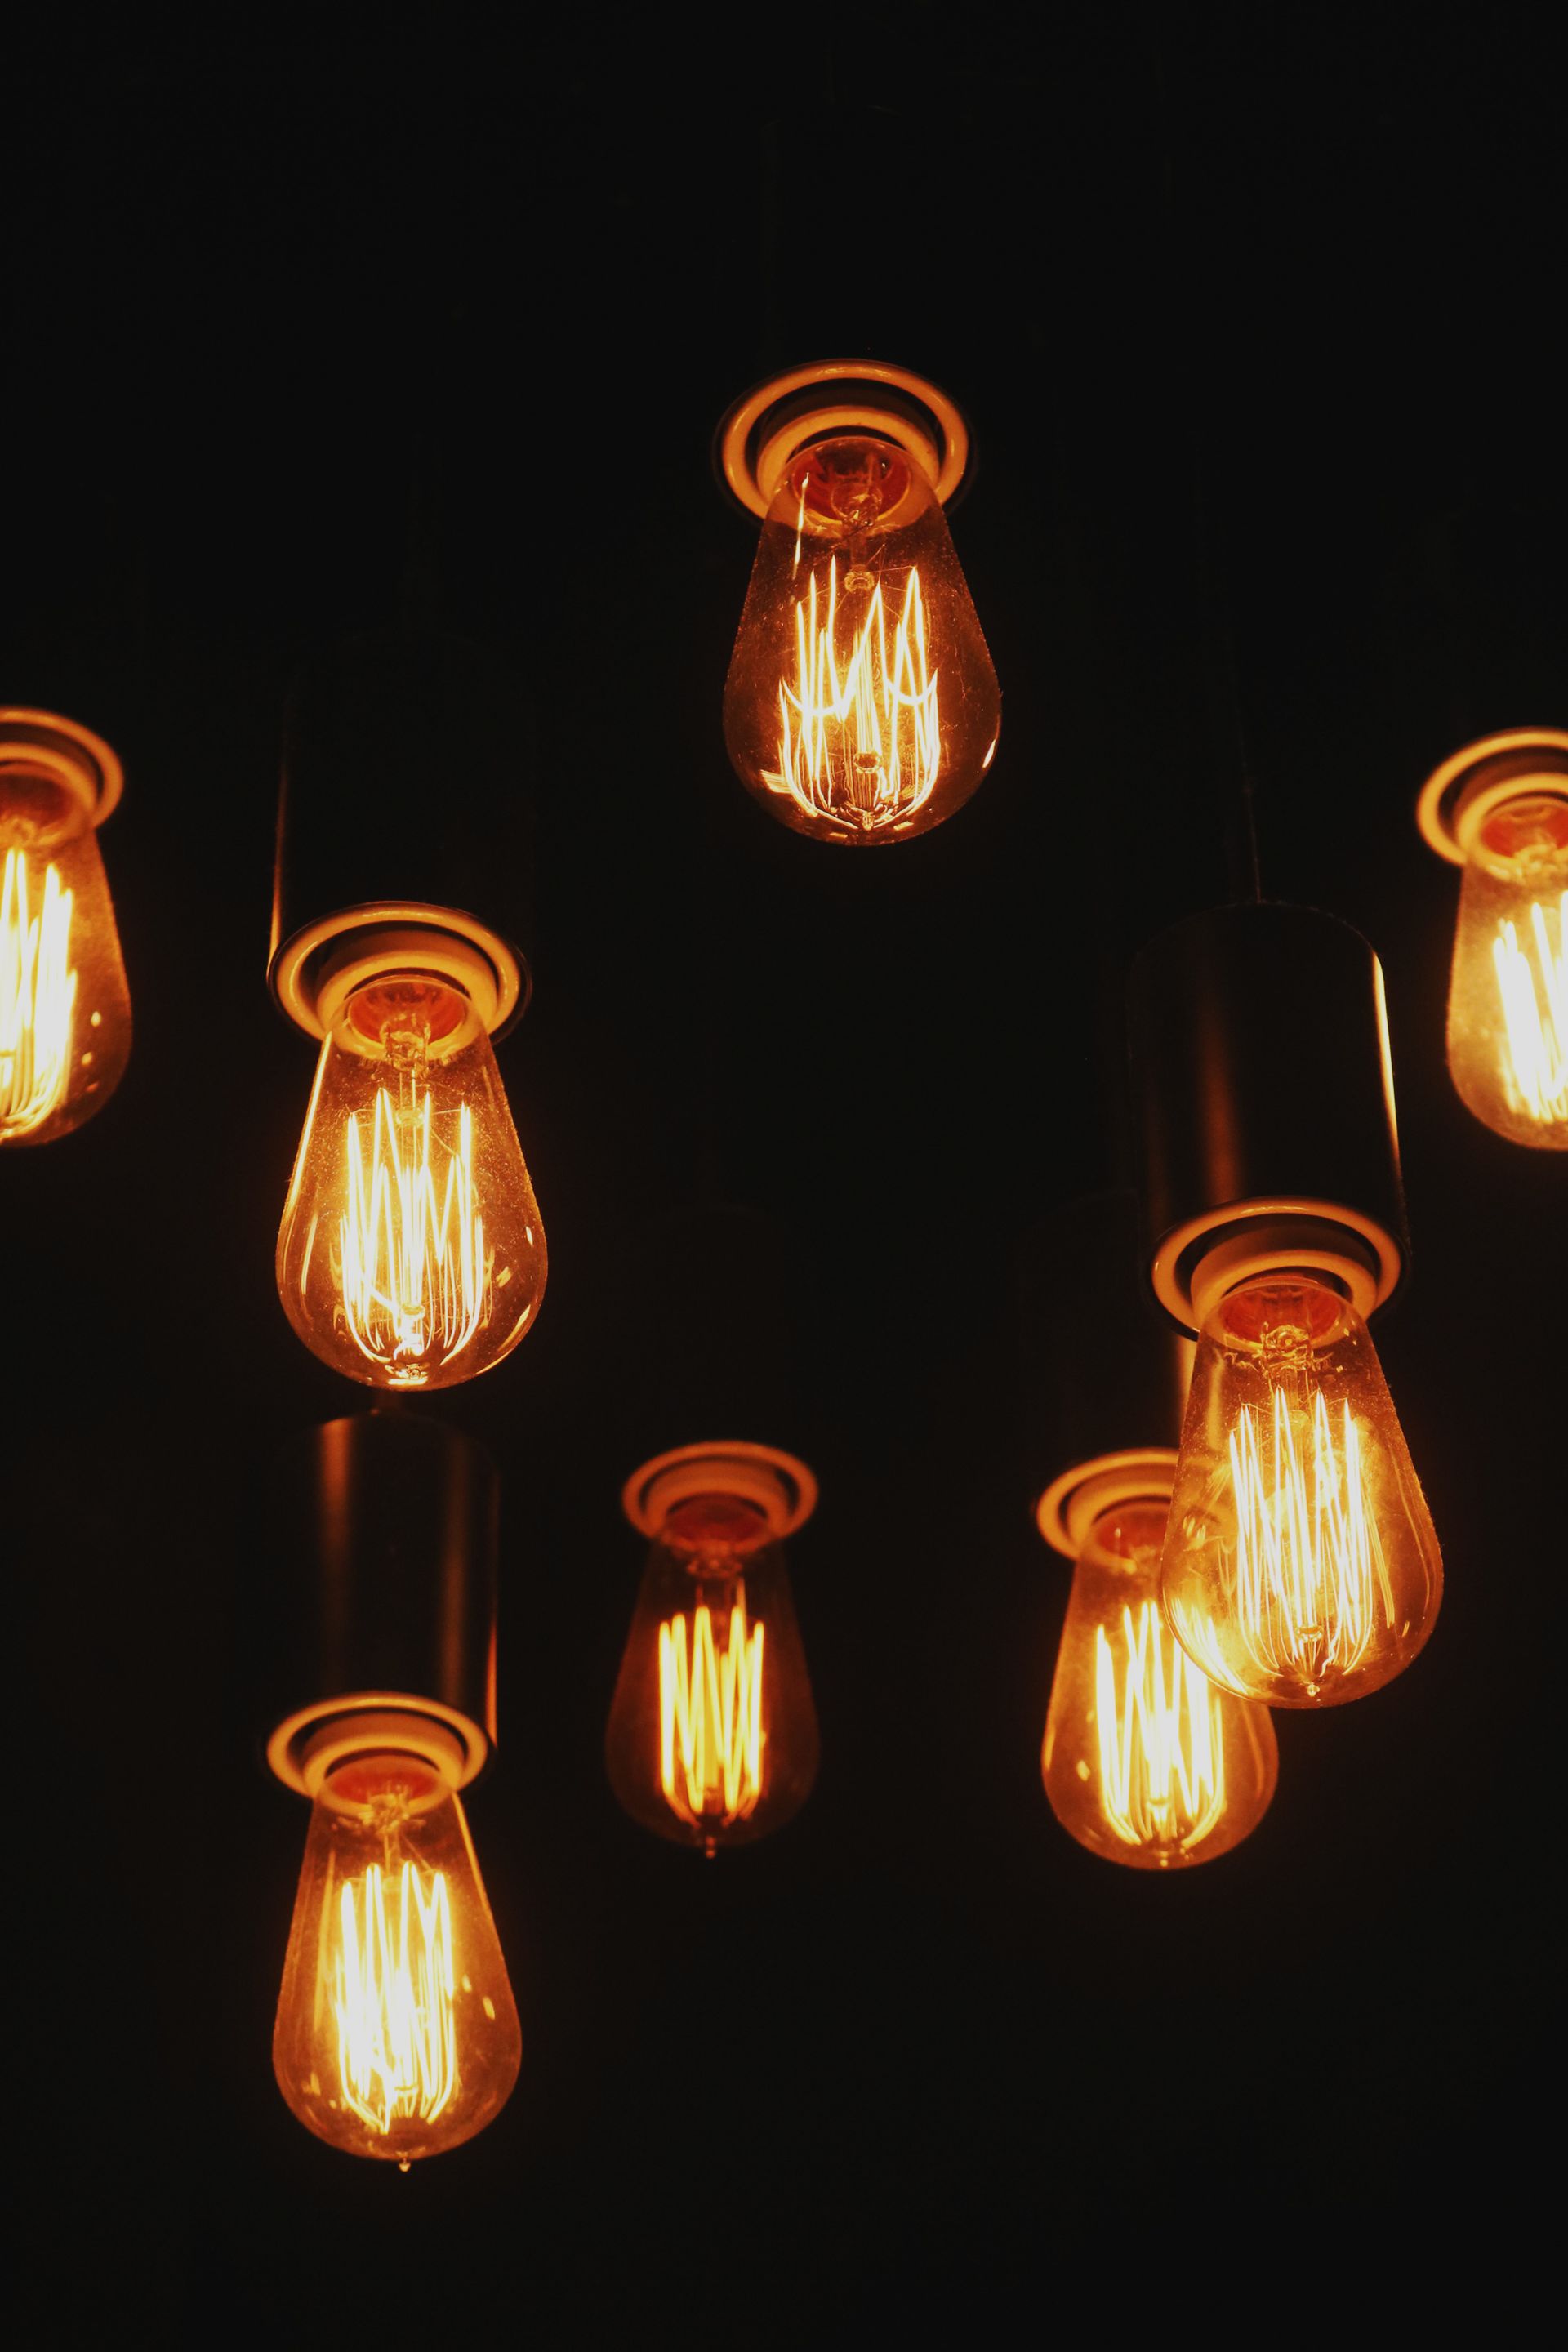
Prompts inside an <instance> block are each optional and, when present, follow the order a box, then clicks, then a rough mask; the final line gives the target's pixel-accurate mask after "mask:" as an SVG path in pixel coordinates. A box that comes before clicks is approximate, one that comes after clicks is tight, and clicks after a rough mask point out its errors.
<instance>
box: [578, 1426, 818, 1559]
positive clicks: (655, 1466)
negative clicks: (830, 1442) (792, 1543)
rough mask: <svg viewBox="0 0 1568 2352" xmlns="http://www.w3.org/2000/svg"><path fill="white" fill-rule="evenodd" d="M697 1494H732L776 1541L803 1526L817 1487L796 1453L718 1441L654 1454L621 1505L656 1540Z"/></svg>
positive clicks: (631, 1482) (635, 1475) (632, 1481)
mask: <svg viewBox="0 0 1568 2352" xmlns="http://www.w3.org/2000/svg"><path fill="white" fill-rule="evenodd" d="M695 1495H726V1496H734V1497H735V1498H736V1499H737V1500H738V1501H740V1502H744V1503H750V1504H752V1505H753V1506H754V1507H755V1508H756V1509H757V1510H759V1511H760V1512H761V1513H762V1515H763V1519H764V1520H765V1521H766V1524H767V1529H768V1533H769V1535H770V1536H771V1537H772V1538H773V1539H774V1540H775V1541H776V1540H778V1539H779V1538H782V1537H784V1536H788V1535H793V1534H794V1533H795V1529H796V1528H799V1527H804V1526H805V1522H806V1520H807V1519H809V1518H810V1517H811V1515H812V1513H813V1511H815V1510H816V1496H817V1486H816V1478H815V1477H814V1476H813V1475H812V1473H811V1472H810V1471H809V1470H808V1469H807V1468H806V1466H805V1463H804V1462H801V1461H798V1460H797V1459H796V1457H795V1455H794V1454H784V1453H781V1452H780V1450H779V1448H778V1447H777V1446H775V1445H752V1444H747V1443H746V1442H745V1441H744V1440H742V1439H739V1438H736V1439H719V1440H715V1441H714V1442H713V1443H712V1444H707V1445H679V1446H677V1447H676V1448H675V1450H674V1451H673V1453H669V1454H655V1456H654V1458H653V1460H652V1461H651V1462H645V1463H644V1464H643V1465H642V1467H641V1469H640V1470H634V1471H633V1473H632V1475H631V1476H630V1477H629V1478H628V1479H627V1480H626V1486H625V1487H624V1488H623V1489H622V1492H621V1507H622V1509H623V1510H624V1511H625V1512H626V1517H627V1518H628V1519H630V1521H631V1523H632V1525H633V1527H634V1528H637V1529H638V1530H639V1531H640V1532H641V1533H642V1534H643V1535H645V1536H657V1535H658V1533H659V1531H660V1529H661V1528H663V1526H664V1524H665V1522H666V1520H667V1519H668V1517H669V1515H670V1513H671V1511H673V1510H674V1509H675V1507H676V1506H677V1504H679V1503H684V1502H688V1501H689V1500H690V1499H691V1497H692V1496H695Z"/></svg>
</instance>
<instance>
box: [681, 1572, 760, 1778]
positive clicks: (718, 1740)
mask: <svg viewBox="0 0 1568 2352" xmlns="http://www.w3.org/2000/svg"><path fill="white" fill-rule="evenodd" d="M765 1630H766V1629H765V1628H764V1627H763V1626H762V1625H753V1626H752V1628H751V1629H750V1631H748V1629H747V1625H746V1596H745V1593H744V1592H743V1591H742V1592H741V1593H740V1594H739V1596H738V1597H737V1599H736V1601H735V1603H734V1605H733V1607H732V1608H731V1612H730V1634H729V1640H728V1642H727V1643H725V1644H724V1645H723V1646H722V1647H721V1646H720V1643H718V1642H717V1641H716V1640H715V1638H714V1633H713V1613H712V1612H711V1610H710V1608H709V1606H708V1604H707V1602H706V1601H699V1602H698V1604H697V1607H696V1608H695V1610H694V1611H693V1612H692V1622H691V1633H690V1641H689V1644H688V1636H687V1622H686V1618H685V1616H684V1615H683V1614H681V1615H677V1616H676V1617H674V1618H673V1619H667V1620H666V1622H664V1623H662V1624H661V1625H660V1627H659V1629H658V1714H659V1780H660V1785H661V1787H662V1788H663V1790H664V1797H665V1801H666V1803H667V1804H668V1806H669V1808H670V1811H672V1812H674V1813H677V1814H679V1817H680V1819H681V1820H682V1821H686V1822H696V1821H698V1820H700V1819H702V1818H704V1817H709V1818H710V1817H711V1816H713V1815H715V1814H717V1815H718V1817H719V1818H720V1820H721V1821H722V1822H725V1823H726V1824H727V1823H729V1822H736V1821H744V1820H745V1819H746V1818H747V1817H748V1815H750V1814H751V1813H752V1812H754V1811H756V1807H757V1801H758V1800H759V1798H760V1797H761V1796H762V1793H763V1748H764V1746H765V1735H764V1733H763V1633H764V1632H765Z"/></svg>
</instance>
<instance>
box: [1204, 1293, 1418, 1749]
mask: <svg viewBox="0 0 1568 2352" xmlns="http://www.w3.org/2000/svg"><path fill="white" fill-rule="evenodd" d="M1161 1590H1162V1593H1163V1600H1164V1604H1165V1613H1166V1615H1167V1616H1168V1618H1169V1619H1170V1622H1171V1626H1172V1629H1173V1632H1174V1633H1175V1634H1176V1637H1177V1639H1178V1640H1179V1641H1180V1643H1181V1644H1182V1646H1183V1648H1184V1650H1185V1651H1186V1653H1187V1654H1188V1656H1189V1657H1191V1658H1193V1659H1194V1660H1195V1661H1196V1662H1197V1664H1199V1665H1200V1666H1202V1668H1203V1669H1204V1672H1205V1674H1206V1675H1209V1677H1210V1678H1211V1680H1213V1681H1215V1682H1216V1683H1218V1684H1219V1685H1221V1686H1222V1688H1224V1689H1226V1690H1229V1691H1235V1692H1236V1693H1237V1694H1238V1696H1241V1697H1244V1698H1256V1699H1262V1700H1264V1701H1266V1702H1267V1703H1268V1705H1269V1706H1334V1705H1336V1704H1337V1703H1338V1702H1339V1701H1341V1700H1342V1699H1352V1698H1360V1697H1361V1696H1363V1694H1364V1693H1365V1692H1367V1691H1373V1690H1376V1689H1378V1688H1379V1687H1380V1686H1381V1685H1383V1684H1384V1683H1386V1682H1389V1681H1391V1680H1392V1679H1393V1677H1394V1675H1397V1674H1400V1673H1402V1672H1403V1671H1404V1669H1405V1667H1406V1666H1407V1665H1408V1664H1410V1661H1411V1659H1412V1658H1413V1657H1414V1656H1415V1653H1416V1652H1417V1650H1419V1649H1420V1647H1421V1645H1422V1643H1424V1642H1425V1641H1426V1637H1427V1635H1428V1634H1429V1633H1430V1632H1431V1631H1432V1626H1433V1622H1434V1621H1435V1619H1436V1614H1437V1608H1438V1603H1439V1601H1440V1600H1441V1597H1442V1591H1443V1561H1442V1556H1441V1554H1440V1553H1439V1551H1438V1549H1437V1538H1436V1535H1435V1534H1434V1532H1433V1528H1432V1521H1431V1518H1430V1517H1429V1516H1428V1513H1427V1509H1426V1502H1425V1500H1424V1498H1423V1496H1422V1493H1421V1488H1420V1486H1419V1484H1418V1483H1417V1480H1416V1476H1415V1470H1414V1468H1413V1467H1412V1465H1411V1461H1410V1454H1409V1450H1408V1448H1407V1447H1406V1445H1405V1436H1404V1433H1403V1431H1402V1430H1401V1429H1400V1426H1399V1422H1398V1418H1397V1416H1396V1414H1395V1412H1394V1401H1393V1399H1392V1398H1391V1397H1390V1395H1389V1393H1388V1385H1387V1382H1386V1381H1384V1377H1383V1367H1382V1366H1381V1365H1380V1364H1379V1362H1378V1360H1377V1351H1376V1349H1374V1348H1373V1344H1372V1339H1371V1336H1370V1334H1369V1333H1368V1330H1367V1328H1366V1325H1365V1324H1364V1323H1363V1321H1362V1318H1361V1317H1360V1316H1359V1315H1358V1314H1357V1313H1356V1311H1355V1309H1354V1307H1352V1306H1351V1305H1350V1303H1349V1301H1348V1300H1347V1299H1345V1298H1342V1297H1341V1296H1340V1294H1339V1293H1338V1292H1337V1291H1336V1290H1335V1289H1333V1288H1332V1287H1331V1286H1330V1285H1329V1284H1328V1283H1326V1282H1322V1281H1320V1280H1319V1279H1317V1278H1316V1277H1315V1276H1311V1275H1295V1274H1289V1275H1286V1274H1279V1275H1272V1274H1271V1275H1268V1276H1265V1277H1263V1278H1260V1279H1257V1280H1252V1281H1247V1282H1245V1283H1243V1284H1241V1285H1240V1286H1238V1287H1237V1289H1235V1290H1233V1291H1231V1292H1230V1293H1229V1294H1228V1296H1226V1297H1223V1298H1221V1299H1220V1300H1219V1302H1218V1303H1217V1305H1215V1307H1212V1308H1211V1309H1210V1311H1209V1313H1208V1315H1207V1317H1206V1318H1205V1322H1204V1327H1203V1330H1202V1334H1201V1336H1200V1338H1199V1341H1198V1348H1197V1355H1196V1360H1195V1361H1194V1367H1193V1380H1192V1387H1191V1389H1190V1391H1189V1392H1188V1397H1187V1410H1186V1417H1185V1420H1184V1423H1183V1428H1182V1445H1181V1452H1180V1454H1179V1456H1178V1458H1177V1463H1176V1475H1175V1486H1174V1489H1173V1493H1172V1496H1171V1515H1170V1524H1169V1528H1168V1530H1167V1533H1166V1537H1165V1547H1164V1555H1163V1562H1162V1568H1161Z"/></svg>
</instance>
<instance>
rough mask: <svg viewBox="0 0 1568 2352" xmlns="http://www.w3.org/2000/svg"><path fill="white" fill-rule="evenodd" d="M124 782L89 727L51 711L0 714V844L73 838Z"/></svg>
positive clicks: (46, 845)
mask: <svg viewBox="0 0 1568 2352" xmlns="http://www.w3.org/2000/svg"><path fill="white" fill-rule="evenodd" d="M124 783H125V776H124V771H123V770H122V769H121V764H120V761H118V759H117V758H116V757H115V755H114V753H113V752H112V751H110V748H109V746H108V744H107V743H106V742H104V740H103V739H102V737H101V736H99V735H95V734H93V732H92V731H91V730H90V729H89V728H87V727H79V726H78V725H77V723H76V721H75V719H61V718H60V717H59V716H58V714H57V713H56V712H55V711H52V710H27V709H19V708H13V707H6V708H5V709H0V847H10V846H16V845H20V846H23V847H28V848H31V847H35V846H36V847H37V848H38V849H50V848H54V847H56V846H58V845H61V844H63V843H65V842H68V841H75V840H78V839H79V837H80V835H82V834H84V833H89V832H90V831H91V830H92V829H93V827H94V826H95V825H100V824H102V823H103V820H104V818H105V817H106V816H108V815H110V813H111V812H112V811H113V810H114V809H115V808H116V807H117V806H118V804H119V801H120V795H121V792H122V791H123V789H124ZM10 833H15V834H16V836H17V839H16V842H12V841H10V840H8V839H6V838H5V835H8V834H10Z"/></svg>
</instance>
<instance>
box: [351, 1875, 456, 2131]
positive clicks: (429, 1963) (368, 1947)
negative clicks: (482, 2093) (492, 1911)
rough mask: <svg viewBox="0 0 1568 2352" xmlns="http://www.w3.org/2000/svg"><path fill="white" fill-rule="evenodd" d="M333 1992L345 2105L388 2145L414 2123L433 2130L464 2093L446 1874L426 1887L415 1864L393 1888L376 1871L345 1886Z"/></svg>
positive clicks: (431, 1881)
mask: <svg viewBox="0 0 1568 2352" xmlns="http://www.w3.org/2000/svg"><path fill="white" fill-rule="evenodd" d="M331 1983H332V2007H333V2011H334V2013H335V2015H336V2019H337V2028H338V2064H339V2072H340V2076H341V2080H342V2094H343V2098H344V2101H345V2103H346V2105H348V2106H349V2107H350V2108H351V2109H352V2110H353V2113H354V2114H355V2115H356V2116H359V2118H360V2120H361V2122H362V2123H363V2124H365V2125H366V2126H368V2127H369V2128H370V2129H371V2130H373V2131H377V2132H380V2133H382V2134H383V2135H385V2134H386V2133H389V2132H390V2131H391V2130H392V2128H393V2126H394V2125H395V2124H397V2123H401V2122H405V2121H406V2120H407V2119H409V2118H411V2117H412V2118H415V2119H416V2120H418V2121H419V2122H421V2123H430V2122H433V2121H434V2120H435V2118H436V2117H437V2116H439V2115H441V2114H442V2113H443V2112H444V2110H445V2109H446V2108H447V2106H448V2105H450V2103H451V2099H452V2096H453V2094H454V2092H455V2091H456V2089H457V2086H458V2042H457V2033H456V2030H455V2027H454V2023H453V2018H452V1998H453V1993H454V1990H455V1987H456V1977H455V1973H454V1967H453V1958H452V1911H451V1905H450V1902H449V1901H448V1898H447V1880H446V1875H445V1874H444V1873H443V1872H441V1871H436V1872H435V1873H434V1874H432V1875H431V1877H430V1881H429V1885H428V1886H427V1887H426V1885H422V1883H421V1874H420V1872H419V1871H418V1869H417V1868H416V1865H415V1864H413V1863H411V1862H405V1864H403V1866H402V1869H401V1870H400V1871H399V1873H398V1874H397V1878H396V1880H395V1882H394V1881H393V1880H392V1879H390V1878H389V1877H388V1876H387V1875H386V1874H384V1873H383V1872H382V1870H381V1869H380V1868H379V1866H378V1865H377V1864H374V1863H372V1864H370V1866H369V1867H368V1868H367V1869H366V1870H365V1872H364V1874H363V1876H362V1877H361V1878H360V1880H359V1881H358V1884H357V1885H355V1884H354V1883H353V1882H350V1883H348V1884H346V1885H344V1886H343V1889H342V1899H341V1902H340V1905H339V1910H338V1937H337V1948H336V1950H335V1951H334V1953H333V1954H332V1964H331ZM488 2006H489V2004H487V2007H488Z"/></svg>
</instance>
